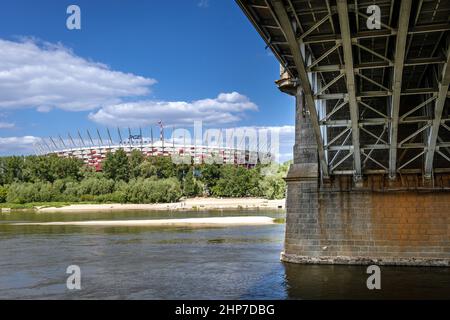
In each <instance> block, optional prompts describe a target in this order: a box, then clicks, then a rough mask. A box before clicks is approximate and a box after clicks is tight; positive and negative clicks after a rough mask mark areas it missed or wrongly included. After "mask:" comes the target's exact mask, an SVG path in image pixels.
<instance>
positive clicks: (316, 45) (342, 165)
mask: <svg viewBox="0 0 450 320" xmlns="http://www.w3.org/2000/svg"><path fill="white" fill-rule="evenodd" d="M236 1H237V3H238V4H239V6H240V7H241V8H242V10H243V11H244V12H245V14H246V15H247V17H248V18H249V19H250V21H251V22H252V24H253V25H254V26H255V28H256V29H257V31H258V32H259V34H260V35H261V37H262V38H263V39H264V41H265V42H266V45H267V47H268V48H270V49H271V50H272V51H273V53H274V55H275V57H276V58H277V59H278V61H279V62H280V63H281V65H282V67H283V69H284V70H285V71H286V72H287V74H288V77H289V81H288V83H290V84H291V85H296V84H301V86H302V88H303V90H304V95H305V101H306V105H307V107H308V110H309V114H310V115H311V120H312V123H313V126H314V132H315V134H316V139H317V142H318V143H317V144H318V148H319V159H320V167H321V173H322V176H323V177H327V176H329V175H337V174H352V175H354V176H355V178H356V179H359V178H360V177H361V175H364V174H386V175H389V176H390V177H392V178H394V177H395V176H396V174H398V173H421V174H423V175H424V177H426V178H431V177H432V176H433V173H437V172H450V116H449V108H448V101H447V100H448V99H447V98H448V97H449V96H450V95H449V85H450V63H449V62H450V38H449V36H450V32H449V31H450V21H449V20H450V1H443V0H402V1H400V0H380V1H377V0H348V1H346V0H236ZM370 5H377V6H379V8H380V9H381V29H374V30H371V29H369V28H368V26H367V19H368V17H369V16H370V15H371V13H367V8H368V7H369V6H370ZM284 84H285V83H281V82H280V83H279V85H280V89H281V90H283V91H286V92H289V93H290V94H294V93H295V90H291V89H289V88H288V86H287V87H286V88H285V87H283V85H284Z"/></svg>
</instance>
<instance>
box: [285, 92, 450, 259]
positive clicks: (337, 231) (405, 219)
mask: <svg viewBox="0 0 450 320" xmlns="http://www.w3.org/2000/svg"><path fill="white" fill-rule="evenodd" d="M296 101H297V103H296V137H295V146H294V163H293V164H292V166H291V168H290V170H289V173H288V175H287V178H286V182H287V185H288V192H287V203H286V208H287V217H286V236H285V248H284V252H283V253H282V254H281V259H282V260H283V261H285V262H291V263H308V264H309V263H314V264H378V265H414V266H447V267H448V266H450V192H449V190H450V175H448V174H442V175H438V176H436V177H435V179H434V185H433V186H430V185H429V180H426V179H423V178H422V176H421V175H419V174H417V175H412V174H410V175H403V176H401V177H399V178H397V180H391V179H389V177H388V176H382V175H374V176H368V177H365V178H364V179H363V180H360V181H356V182H355V181H354V179H353V177H352V176H333V177H332V178H331V179H326V180H324V179H322V178H321V177H320V174H319V161H318V156H317V144H316V142H315V141H316V139H315V136H314V131H313V127H312V124H311V121H310V118H309V114H308V112H307V111H306V110H305V108H304V100H303V97H302V94H301V92H299V93H297V96H296Z"/></svg>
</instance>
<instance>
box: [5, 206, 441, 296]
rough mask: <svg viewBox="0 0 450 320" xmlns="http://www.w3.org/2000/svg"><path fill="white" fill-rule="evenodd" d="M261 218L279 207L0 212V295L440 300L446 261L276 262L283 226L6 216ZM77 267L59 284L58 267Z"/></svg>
mask: <svg viewBox="0 0 450 320" xmlns="http://www.w3.org/2000/svg"><path fill="white" fill-rule="evenodd" d="M241 215H245V216H249V215H255V216H270V217H274V218H278V220H281V221H282V219H283V217H284V213H283V211H280V210H260V211H258V210H252V211H244V210H241V211H209V212H201V211H195V212H97V213H95V212H94V213H44V214H36V213H33V212H20V213H3V214H0V299H406V298H409V299H428V298H430V299H431V298H432V299H448V298H450V270H449V269H447V268H415V267H382V269H381V271H382V274H381V283H382V288H381V290H377V291H370V290H368V289H367V287H366V280H367V277H368V275H367V274H366V267H362V266H323V265H321V266H317V265H294V264H284V263H281V262H280V260H279V256H280V252H281V251H282V247H283V236H284V224H283V223H277V224H274V225H269V226H238V227H217V228H181V227H176V228H175V227H173V228H172V227H92V226H91V227H74V226H13V225H11V224H12V223H15V222H49V221H85V220H126V219H161V218H164V219H167V218H186V217H220V216H241ZM69 265H77V266H79V267H80V269H81V290H68V289H67V287H66V279H67V277H68V276H69V275H68V274H66V269H67V267H68V266H69Z"/></svg>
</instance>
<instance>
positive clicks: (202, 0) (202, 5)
mask: <svg viewBox="0 0 450 320" xmlns="http://www.w3.org/2000/svg"><path fill="white" fill-rule="evenodd" d="M197 7H199V8H208V7H209V0H200V1H199V2H198V3H197Z"/></svg>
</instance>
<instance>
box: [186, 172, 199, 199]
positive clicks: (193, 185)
mask: <svg viewBox="0 0 450 320" xmlns="http://www.w3.org/2000/svg"><path fill="white" fill-rule="evenodd" d="M199 193H200V186H199V184H198V183H197V181H196V180H195V178H194V173H193V171H192V169H191V170H189V171H188V173H187V174H186V176H185V177H184V180H183V195H185V196H186V197H195V196H198V195H199Z"/></svg>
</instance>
